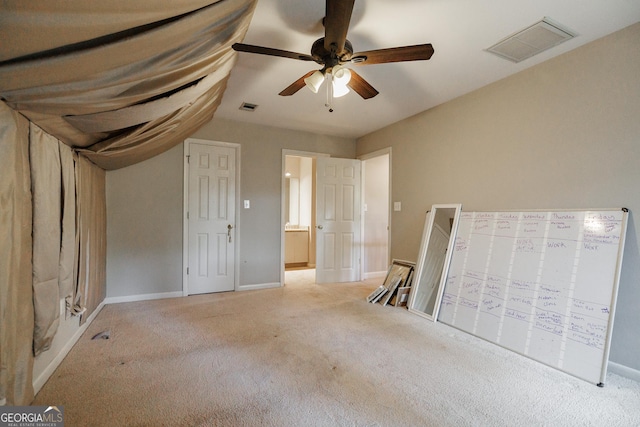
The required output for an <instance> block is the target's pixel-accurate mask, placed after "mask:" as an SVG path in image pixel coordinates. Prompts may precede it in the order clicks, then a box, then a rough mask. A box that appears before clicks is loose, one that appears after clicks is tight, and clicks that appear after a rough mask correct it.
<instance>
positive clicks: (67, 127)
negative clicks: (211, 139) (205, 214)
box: [0, 0, 255, 169]
mask: <svg viewBox="0 0 640 427" xmlns="http://www.w3.org/2000/svg"><path fill="white" fill-rule="evenodd" d="M61 3H63V4H61ZM254 6H255V0H219V1H207V2H203V1H195V0H191V1H186V2H180V5H172V4H171V2H162V3H161V4H159V3H158V2H157V1H151V0H140V1H136V2H124V1H121V0H119V1H114V0H103V1H101V2H86V1H79V0H76V1H71V2H48V1H35V2H31V1H29V2H25V1H21V0H13V1H5V2H2V6H1V7H2V11H1V15H0V16H1V18H0V19H1V20H2V21H1V22H0V28H1V29H0V38H1V39H2V40H3V42H5V43H3V45H2V48H1V51H2V52H1V54H0V58H2V61H0V96H1V97H2V98H3V99H4V100H5V102H6V103H7V104H8V105H9V106H10V107H11V108H13V109H15V110H16V111H19V112H21V113H22V114H24V115H25V116H26V117H28V118H29V119H30V120H31V121H32V122H34V123H36V124H37V125H38V126H39V127H41V128H42V129H43V130H45V131H46V132H48V133H49V134H51V135H53V136H55V137H57V138H58V139H60V140H61V141H63V142H64V143H65V144H67V145H69V146H71V147H74V148H82V149H86V150H87V152H90V156H91V159H92V161H93V162H94V163H95V164H97V165H98V166H101V167H103V168H107V169H114V168H120V167H123V166H127V165H130V164H133V163H136V162H139V161H141V160H145V159H147V158H149V157H151V156H153V155H156V154H159V153H160V152H162V151H164V150H167V149H169V148H171V147H173V146H174V145H176V144H178V143H180V142H181V141H182V139H184V138H185V137H187V136H188V135H190V134H192V133H193V132H195V131H196V130H197V129H198V128H199V127H200V126H202V125H203V124H204V123H206V122H207V121H209V120H210V119H211V117H212V116H213V113H214V112H215V110H216V108H217V106H218V105H219V103H220V100H221V99H222V94H223V92H224V88H225V86H226V81H227V79H228V76H229V73H230V70H231V67H232V66H233V64H234V61H235V58H236V53H235V52H234V51H233V50H232V49H231V45H232V44H233V43H235V42H238V41H241V40H242V38H243V37H244V35H245V33H246V30H247V28H248V25H249V22H250V19H251V14H252V12H253V8H254ZM19 35H24V37H20V36H19Z"/></svg>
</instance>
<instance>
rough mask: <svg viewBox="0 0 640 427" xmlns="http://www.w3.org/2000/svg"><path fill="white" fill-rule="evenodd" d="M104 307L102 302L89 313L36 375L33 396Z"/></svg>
mask: <svg viewBox="0 0 640 427" xmlns="http://www.w3.org/2000/svg"><path fill="white" fill-rule="evenodd" d="M104 305H105V303H104V301H103V302H101V303H100V304H99V305H98V307H96V309H95V310H93V313H91V315H90V316H89V317H88V318H87V321H86V322H84V324H82V326H80V327H79V328H78V330H77V331H76V332H75V333H74V334H73V336H72V337H71V339H69V341H67V342H66V343H65V345H64V347H62V349H61V350H60V352H59V353H58V354H57V355H56V357H54V358H53V360H52V361H51V362H50V363H49V364H48V365H47V367H46V368H45V369H44V370H43V371H42V372H41V373H40V375H38V377H37V378H35V379H34V380H33V391H34V393H35V394H38V392H39V391H40V389H41V388H42V386H44V385H45V383H46V382H47V380H48V379H49V378H50V377H51V375H53V373H54V372H55V370H56V369H58V366H60V363H62V361H63V360H64V358H65V357H67V354H69V351H71V349H72V348H73V346H74V345H75V344H76V343H77V342H78V340H79V339H80V337H81V336H82V334H83V333H84V331H86V330H87V328H88V327H89V325H90V324H91V322H93V320H94V319H95V318H96V316H97V315H98V313H100V310H102V308H103V307H104Z"/></svg>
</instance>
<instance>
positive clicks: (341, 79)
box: [332, 65, 351, 86]
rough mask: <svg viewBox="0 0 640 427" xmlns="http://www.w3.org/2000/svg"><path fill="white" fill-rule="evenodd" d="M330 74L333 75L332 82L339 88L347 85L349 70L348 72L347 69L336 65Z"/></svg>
mask: <svg viewBox="0 0 640 427" xmlns="http://www.w3.org/2000/svg"><path fill="white" fill-rule="evenodd" d="M332 74H333V81H334V82H335V83H336V84H338V85H340V86H346V85H347V83H349V81H350V80H351V70H349V69H348V68H344V67H341V66H339V65H336V66H335V67H333V72H332Z"/></svg>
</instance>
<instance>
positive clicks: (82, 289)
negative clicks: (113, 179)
mask: <svg viewBox="0 0 640 427" xmlns="http://www.w3.org/2000/svg"><path fill="white" fill-rule="evenodd" d="M105 178H106V174H105V171H104V170H103V169H101V168H99V167H98V166H96V165H94V164H93V163H91V161H89V160H88V159H87V158H85V157H83V156H78V160H77V163H76V194H77V204H76V206H77V211H76V216H77V239H78V240H77V242H78V249H77V251H78V252H77V253H78V281H77V288H76V300H77V301H78V304H79V305H80V306H81V307H82V309H83V313H82V316H81V318H80V324H83V323H84V322H86V320H87V318H88V317H89V316H90V315H91V314H92V313H93V312H94V310H95V309H96V308H97V307H98V306H99V305H100V303H101V302H102V301H104V299H105V297H106V295H107V203H106V191H105Z"/></svg>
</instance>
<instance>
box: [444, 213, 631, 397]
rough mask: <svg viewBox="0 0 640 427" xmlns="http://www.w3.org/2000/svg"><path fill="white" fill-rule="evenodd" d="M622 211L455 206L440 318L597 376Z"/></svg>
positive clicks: (604, 357) (603, 358)
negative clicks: (456, 219)
mask: <svg viewBox="0 0 640 427" xmlns="http://www.w3.org/2000/svg"><path fill="white" fill-rule="evenodd" d="M627 215H628V212H627V210H626V209H616V210H594V211H549V212H542V211H530V212H462V213H461V216H460V223H459V225H458V232H457V234H456V241H455V246H454V252H453V254H452V258H451V265H450V267H449V274H448V275H447V280H446V285H445V290H444V295H443V299H442V303H441V306H440V313H439V316H438V320H439V321H441V322H443V323H446V324H448V325H451V326H453V327H456V328H458V329H461V330H463V331H465V332H469V333H471V334H473V335H476V336H478V337H480V338H483V339H485V340H488V341H491V342H493V343H496V344H498V345H500V346H502V347H505V348H507V349H510V350H513V351H515V352H517V353H521V354H523V355H525V356H527V357H530V358H532V359H535V360H537V361H539V362H542V363H545V364H547V365H549V366H552V367H554V368H557V369H560V370H562V371H564V372H566V373H569V374H571V375H574V376H576V377H578V378H582V379H584V380H587V381H589V382H592V383H595V384H598V385H600V386H602V385H603V383H604V378H605V376H606V371H607V361H608V358H609V347H610V339H611V331H612V328H613V316H614V310H615V303H616V296H617V290H618V281H619V276H620V268H621V264H622V252H623V248H624V238H625V234H626V227H627Z"/></svg>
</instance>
